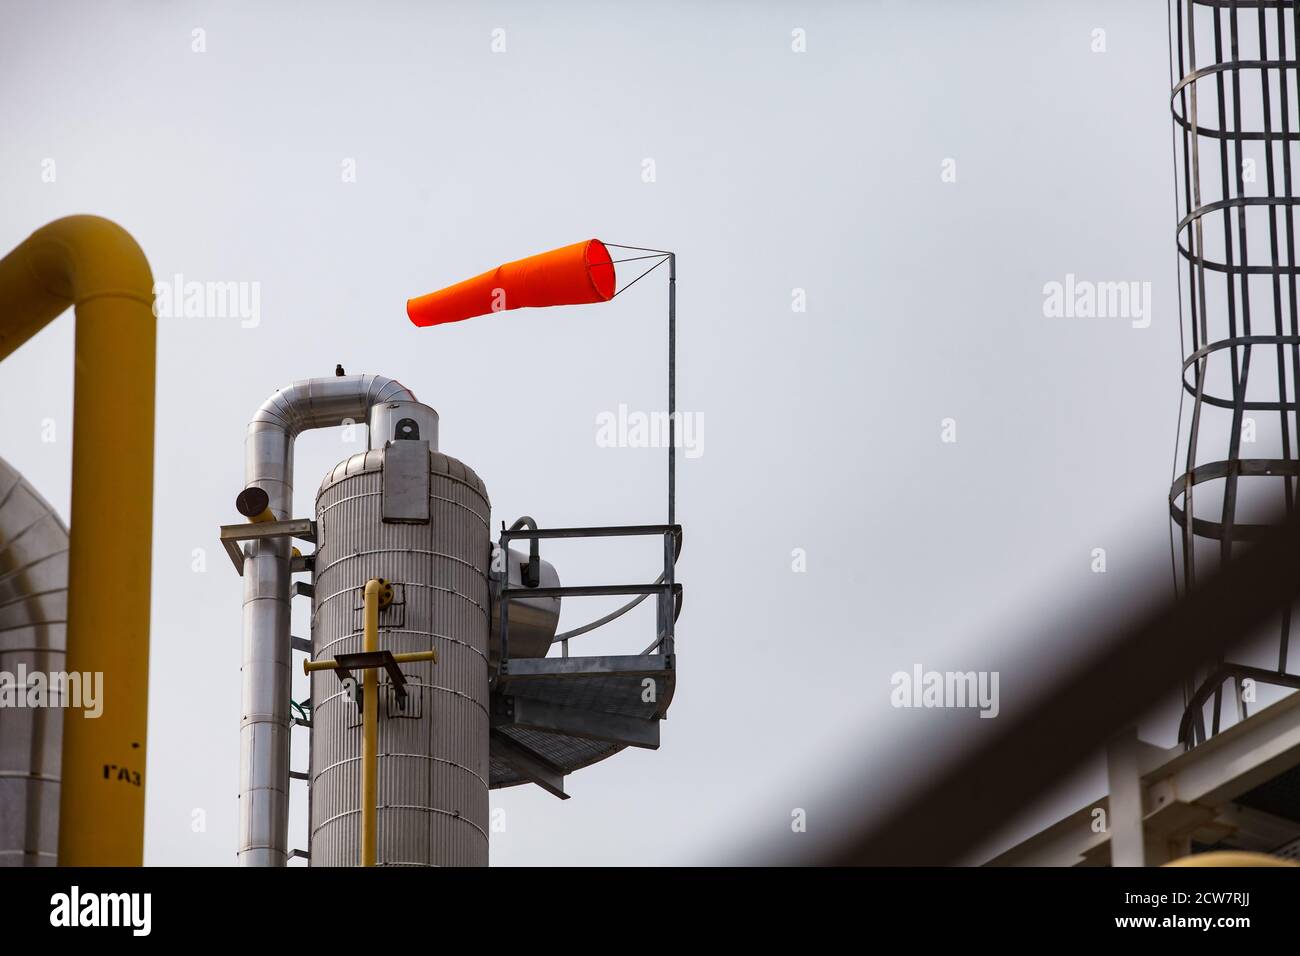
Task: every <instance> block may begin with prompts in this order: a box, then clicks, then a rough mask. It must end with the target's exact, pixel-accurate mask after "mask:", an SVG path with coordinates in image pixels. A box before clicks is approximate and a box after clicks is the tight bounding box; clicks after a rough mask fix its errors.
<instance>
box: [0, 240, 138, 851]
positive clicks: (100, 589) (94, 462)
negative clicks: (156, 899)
mask: <svg viewBox="0 0 1300 956" xmlns="http://www.w3.org/2000/svg"><path fill="white" fill-rule="evenodd" d="M68 306H75V307H76V345H75V368H76V374H75V379H76V385H75V389H74V392H73V414H72V418H73V427H72V432H73V435H72V513H71V525H72V539H71V546H70V551H69V555H68V576H69V584H68V595H69V605H68V625H67V628H68V639H67V668H68V670H69V671H76V672H84V673H101V674H103V675H104V678H105V684H106V686H107V687H109V688H111V691H110V692H109V693H110V696H109V698H108V700H107V702H106V705H105V706H106V708H108V709H109V711H110V712H109V713H108V714H107V718H108V719H105V720H70V721H67V722H66V723H65V724H64V730H63V761H62V766H63V770H62V774H63V780H62V785H61V787H60V788H59V815H58V821H59V863H60V864H61V865H63V866H106V865H116V866H124V865H135V866H138V865H139V864H140V863H141V862H142V858H143V846H144V792H145V783H146V781H145V770H146V766H145V764H146V747H145V734H146V728H147V724H148V699H149V585H150V559H151V556H152V538H153V435H154V375H155V369H154V361H155V343H156V338H157V330H156V321H155V318H154V314H153V275H152V273H151V271H150V269H149V263H148V261H147V260H146V259H145V256H144V253H143V252H142V251H141V250H140V246H139V245H138V244H137V243H136V241H135V240H134V239H132V238H131V236H130V234H129V233H128V232H127V231H126V230H125V229H123V228H122V227H121V226H119V225H117V224H116V223H113V222H110V221H109V220H107V219H101V218H100V217H98V216H68V217H66V218H64V219H59V220H56V221H54V222H52V223H49V224H48V225H46V226H43V227H41V228H40V229H38V230H36V232H34V233H33V234H32V235H31V236H30V237H29V238H28V239H26V240H25V241H24V242H22V243H21V244H20V245H19V246H17V247H16V248H15V249H14V250H13V251H11V252H10V253H9V254H8V255H6V256H5V257H4V258H3V259H0V358H4V357H5V356H7V355H9V354H10V353H11V352H13V351H14V350H15V349H17V348H18V347H19V346H21V345H22V344H23V343H24V342H26V341H27V340H28V339H30V338H31V337H32V336H33V335H35V334H36V333H37V332H38V331H40V329H41V328H42V327H43V326H44V325H46V324H47V323H48V322H49V321H50V320H52V319H54V318H55V317H56V316H58V315H59V313H61V312H63V311H64V310H65V309H67V308H68ZM105 767H117V768H118V774H119V776H118V777H115V778H110V775H109V774H107V773H105V772H103V768H105ZM124 780H125V781H128V784H127V785H123V783H122V781H124ZM132 782H133V783H134V786H132V785H130V783H132Z"/></svg>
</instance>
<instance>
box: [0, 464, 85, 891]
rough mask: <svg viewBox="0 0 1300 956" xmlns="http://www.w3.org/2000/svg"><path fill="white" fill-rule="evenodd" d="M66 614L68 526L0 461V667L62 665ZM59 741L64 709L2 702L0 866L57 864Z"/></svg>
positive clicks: (48, 669)
mask: <svg viewBox="0 0 1300 956" xmlns="http://www.w3.org/2000/svg"><path fill="white" fill-rule="evenodd" d="M67 620H68V530H67V528H65V527H64V526H63V522H62V521H60V520H59V516H58V515H57V514H55V512H54V509H53V508H51V507H50V506H49V504H48V503H47V502H46V501H45V499H44V498H42V497H41V496H40V495H38V494H37V493H36V492H35V491H34V490H33V489H32V486H31V485H29V484H28V483H27V482H26V481H24V480H23V477H22V475H20V474H18V472H16V471H14V469H13V468H11V467H10V466H9V465H8V464H7V463H6V462H5V461H4V460H3V459H0V671H3V672H5V673H6V674H9V675H13V674H15V673H19V672H22V671H25V672H27V673H28V674H32V673H36V672H41V673H44V674H47V675H48V674H51V673H55V672H59V671H62V670H63V669H64V663H63V660H64V649H65V647H66V646H67V630H68V625H67ZM10 679H13V678H12V677H11V678H10ZM26 690H27V688H26V687H25V686H22V685H19V686H18V688H17V691H18V693H26ZM62 744H63V710H62V709H61V708H59V707H21V708H12V709H10V708H0V866H54V865H55V863H56V861H57V852H58V842H59V777H60V765H61V762H62Z"/></svg>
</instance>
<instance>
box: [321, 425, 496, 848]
mask: <svg viewBox="0 0 1300 956" xmlns="http://www.w3.org/2000/svg"><path fill="white" fill-rule="evenodd" d="M488 520H489V504H488V497H487V490H486V489H485V488H484V487H483V482H482V481H480V480H479V477H478V475H476V474H474V472H473V471H471V470H470V469H469V468H467V467H465V466H464V465H462V464H461V463H460V462H459V461H457V460H456V459H454V458H448V457H447V456H446V455H442V454H439V453H438V452H437V451H436V450H433V449H432V448H431V447H430V442H429V441H428V440H424V439H420V440H408V441H395V442H391V443H389V445H388V447H387V448H384V449H373V450H371V451H367V452H363V453H361V454H359V455H353V456H352V457H351V458H348V459H347V460H345V461H343V462H340V463H339V465H338V467H337V468H335V469H334V471H333V472H331V473H330V475H329V476H327V477H326V479H325V482H324V483H323V484H322V485H321V488H320V493H319V494H318V495H317V496H316V533H317V540H316V555H315V558H316V560H315V579H314V591H315V594H314V596H313V598H312V657H314V658H322V657H337V656H338V655H339V654H343V653H348V652H359V651H361V650H362V646H361V638H362V635H361V625H362V619H361V615H362V601H361V597H362V592H363V589H364V587H365V583H366V581H368V580H370V579H371V578H376V577H379V578H385V579H388V580H391V581H393V587H394V597H393V600H392V602H391V603H389V604H388V606H387V607H385V608H384V609H383V610H382V611H381V612H380V617H379V626H380V628H381V632H382V634H383V637H384V639H385V644H386V647H387V648H388V649H389V650H391V651H393V652H404V651H421V650H436V651H437V654H438V660H437V662H436V663H434V662H419V663H413V664H407V665H403V668H402V670H403V672H404V680H405V688H404V692H403V693H402V694H401V695H400V696H399V694H398V693H397V690H398V688H397V687H396V686H395V685H394V684H392V683H391V682H385V683H383V684H381V685H380V691H381V694H380V700H379V717H380V721H379V753H380V755H381V768H380V769H381V772H380V776H379V800H380V804H381V805H382V807H383V808H384V809H383V811H382V813H381V815H380V821H379V843H378V857H379V859H380V860H381V861H382V862H384V863H386V864H390V865H412V866H417V865H418V866H430V865H437V866H486V865H487V858H488V661H487V650H488V619H489V618H488V616H489V613H490V599H489V594H488V562H489V560H490V557H491V541H490V539H489V537H488V533H489V524H488ZM354 698H355V695H354V694H349V693H348V692H347V691H346V690H345V689H344V687H343V685H342V683H341V682H340V681H339V680H338V678H337V677H336V676H335V675H334V674H332V673H329V672H327V671H318V672H316V673H314V674H313V675H312V690H311V700H312V717H311V724H312V730H311V775H310V787H311V790H310V801H311V862H312V865H324V866H349V865H352V864H354V863H355V862H356V860H357V859H358V853H359V851H360V837H359V826H358V823H359V820H360V806H359V804H358V794H359V793H360V780H359V777H358V773H357V771H358V767H359V765H360V758H361V736H360V732H359V731H360V726H361V721H360V718H359V715H358V713H357V707H356V705H355V703H354Z"/></svg>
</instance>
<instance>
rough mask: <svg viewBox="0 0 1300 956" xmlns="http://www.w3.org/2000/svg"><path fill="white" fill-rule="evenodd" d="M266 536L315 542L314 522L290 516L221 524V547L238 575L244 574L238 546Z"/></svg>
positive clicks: (242, 557)
mask: <svg viewBox="0 0 1300 956" xmlns="http://www.w3.org/2000/svg"><path fill="white" fill-rule="evenodd" d="M267 538H297V539H298V540H300V541H308V542H310V543H312V544H315V543H316V522H315V521H312V520H311V519H310V518H291V519H289V520H288V521H258V522H249V523H246V524H223V525H222V526H221V531H220V541H221V545H222V547H224V548H225V549H226V554H228V555H229V556H230V563H231V564H233V565H234V566H235V570H236V571H238V572H239V576H240V577H243V576H244V551H243V549H242V548H241V547H240V546H239V545H240V543H241V542H244V541H261V540H264V539H267Z"/></svg>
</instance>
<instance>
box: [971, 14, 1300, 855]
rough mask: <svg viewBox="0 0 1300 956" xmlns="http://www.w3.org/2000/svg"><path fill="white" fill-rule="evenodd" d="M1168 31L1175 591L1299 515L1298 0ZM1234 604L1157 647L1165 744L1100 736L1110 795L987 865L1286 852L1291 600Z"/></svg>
mask: <svg viewBox="0 0 1300 956" xmlns="http://www.w3.org/2000/svg"><path fill="white" fill-rule="evenodd" d="M1169 30H1170V69H1171V74H1172V75H1171V83H1172V90H1171V100H1170V105H1171V110H1172V114H1173V123H1174V144H1175V145H1174V155H1175V184H1176V189H1175V194H1176V196H1177V214H1178V222H1177V229H1176V236H1177V239H1176V242H1177V252H1178V270H1179V271H1178V275H1179V307H1180V308H1179V312H1180V321H1181V323H1182V324H1181V326H1180V332H1181V335H1182V342H1183V367H1182V382H1181V387H1182V390H1183V392H1184V394H1185V396H1188V397H1190V409H1186V410H1184V412H1183V414H1180V418H1179V444H1178V464H1177V467H1176V469H1175V471H1176V477H1175V478H1174V480H1173V484H1172V486H1171V488H1170V491H1169V514H1170V519H1171V521H1172V522H1173V527H1174V529H1175V531H1176V534H1175V535H1174V536H1172V537H1173V542H1174V561H1175V569H1176V570H1175V574H1176V584H1177V586H1178V587H1179V589H1180V590H1181V591H1182V592H1183V593H1184V594H1188V593H1194V592H1195V591H1196V590H1197V589H1198V588H1199V587H1200V586H1201V584H1202V583H1203V582H1204V581H1205V580H1208V579H1212V578H1213V576H1214V572H1216V571H1217V570H1220V569H1221V568H1222V567H1223V566H1225V565H1227V564H1228V563H1229V562H1230V561H1231V560H1233V559H1236V560H1238V561H1239V560H1240V557H1239V552H1240V551H1241V546H1242V545H1243V544H1249V543H1251V542H1258V541H1261V540H1264V539H1266V538H1267V537H1268V536H1269V534H1270V532H1271V531H1272V530H1273V529H1275V528H1276V526H1277V524H1278V520H1279V518H1283V519H1285V520H1288V521H1290V520H1294V519H1295V517H1296V516H1297V497H1296V496H1297V493H1298V491H1300V489H1298V488H1297V479H1300V294H1298V290H1297V280H1298V277H1300V248H1298V247H1297V235H1296V213H1297V205H1298V204H1300V198H1298V197H1300V188H1298V187H1300V183H1298V182H1297V178H1298V177H1300V152H1298V151H1297V146H1300V59H1298V58H1297V51H1298V50H1300V46H1298V41H1300V9H1298V8H1297V5H1296V3H1295V2H1293V0H1264V2H1259V3H1254V4H1245V3H1243V4H1241V5H1238V4H1235V3H1224V2H1221V0H1175V2H1173V3H1172V4H1171V5H1170V16H1169ZM1292 593H1293V592H1292ZM1240 613H1241V616H1242V617H1243V618H1247V619H1258V620H1269V619H1270V616H1271V620H1269V624H1268V626H1267V627H1266V628H1265V629H1264V631H1263V632H1260V633H1256V634H1255V635H1254V639H1253V640H1250V639H1247V640H1243V641H1239V642H1238V643H1237V644H1236V647H1235V648H1234V651H1233V653H1232V654H1231V655H1230V656H1229V655H1221V656H1218V657H1216V658H1215V659H1211V660H1192V661H1186V660H1178V659H1171V660H1170V661H1169V665H1168V666H1169V667H1170V668H1178V669H1179V673H1180V674H1181V673H1183V671H1184V670H1188V671H1190V672H1189V673H1188V674H1187V679H1186V682H1185V685H1184V691H1183V699H1182V704H1183V712H1182V718H1181V720H1180V722H1179V726H1178V728H1177V737H1178V744H1177V745H1176V746H1174V747H1172V748H1162V747H1157V746H1154V745H1152V744H1150V743H1147V742H1145V741H1142V740H1140V739H1138V737H1137V733H1136V730H1135V729H1134V728H1132V727H1129V728H1127V729H1126V730H1125V731H1123V732H1122V733H1120V734H1118V735H1117V736H1116V737H1115V738H1114V739H1112V740H1111V741H1110V742H1109V743H1108V745H1107V747H1106V752H1107V753H1106V755H1107V780H1108V790H1109V792H1108V793H1107V795H1106V796H1104V797H1102V798H1101V799H1099V800H1096V801H1094V802H1093V803H1092V804H1090V805H1089V806H1086V807H1083V808H1081V809H1079V810H1078V811H1077V812H1075V813H1073V814H1071V815H1070V816H1068V817H1066V818H1064V819H1062V820H1060V821H1058V822H1057V823H1055V824H1054V825H1052V826H1051V827H1048V828H1047V829H1045V830H1043V831H1041V832H1040V833H1038V834H1036V835H1035V836H1032V837H1030V838H1029V839H1027V840H1025V841H1023V842H1021V843H1020V844H1018V845H1016V846H1014V847H1012V848H1011V849H1008V850H1006V851H1005V852H1003V853H1002V854H1000V855H999V856H997V857H995V858H994V859H993V860H992V861H991V862H992V863H994V864H997V865H1056V866H1061V865H1115V866H1140V865H1144V864H1146V865H1151V864H1161V863H1165V862H1167V861H1169V860H1172V859H1175V858H1178V857H1183V856H1187V855H1188V854H1190V853H1193V852H1203V851H1207V850H1246V851H1252V852H1261V853H1266V854H1269V855H1272V856H1274V857H1280V858H1285V859H1300V695H1297V694H1295V693H1293V691H1294V690H1295V689H1296V688H1300V673H1297V672H1296V670H1295V669H1294V665H1295V662H1296V655H1289V645H1290V637H1291V631H1292V629H1293V626H1294V618H1295V616H1296V607H1295V603H1294V600H1290V601H1288V602H1287V604H1286V605H1285V606H1278V605H1275V604H1273V603H1269V604H1268V605H1266V606H1261V607H1258V608H1249V609H1241V611H1240ZM1188 665H1192V666H1191V667H1190V668H1189V667H1188ZM1225 689H1228V690H1230V691H1231V694H1232V697H1231V700H1230V703H1231V705H1232V706H1231V710H1229V709H1228V708H1227V707H1225V698H1226V695H1225Z"/></svg>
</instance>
